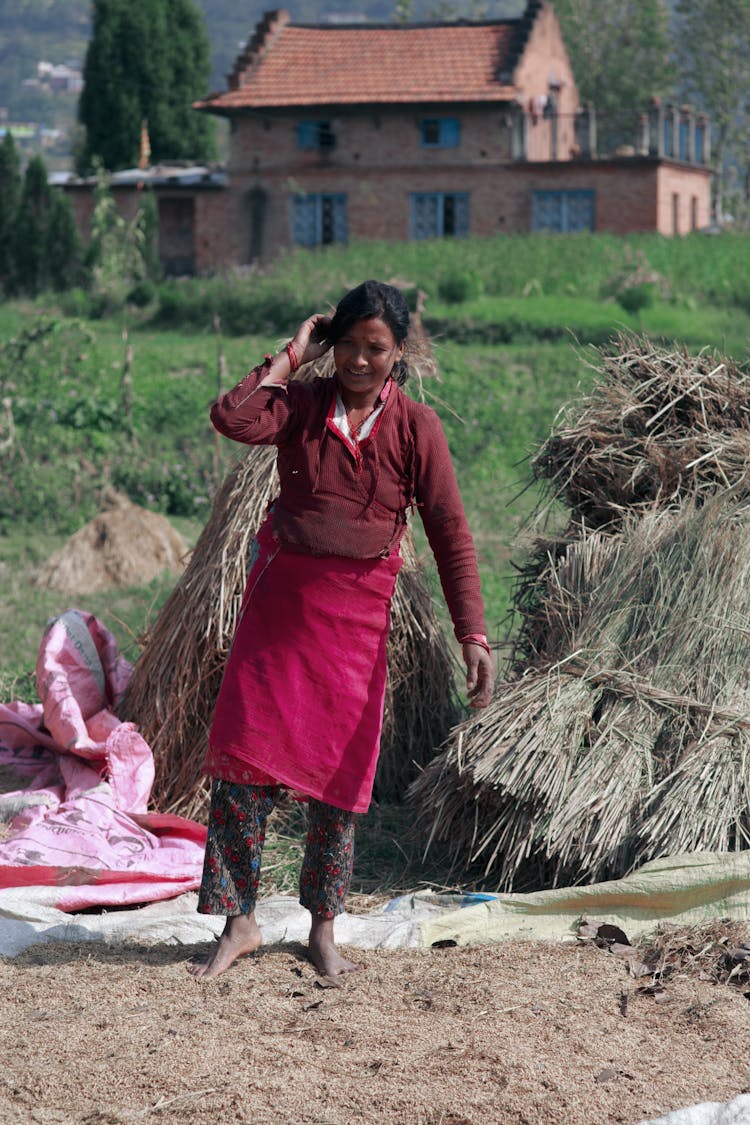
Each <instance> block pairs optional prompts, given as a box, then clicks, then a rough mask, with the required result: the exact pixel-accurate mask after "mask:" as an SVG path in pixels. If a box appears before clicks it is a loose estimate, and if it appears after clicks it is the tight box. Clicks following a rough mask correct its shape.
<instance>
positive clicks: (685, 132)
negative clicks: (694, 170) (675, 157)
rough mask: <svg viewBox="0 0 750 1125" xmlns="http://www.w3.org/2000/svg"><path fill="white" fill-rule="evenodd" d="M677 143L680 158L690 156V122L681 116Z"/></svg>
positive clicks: (686, 158)
mask: <svg viewBox="0 0 750 1125" xmlns="http://www.w3.org/2000/svg"><path fill="white" fill-rule="evenodd" d="M679 145H680V151H679V157H680V160H688V159H689V156H690V152H689V150H690V123H689V122H688V121H686V120H685V119H684V118H682V117H681V118H680V133H679Z"/></svg>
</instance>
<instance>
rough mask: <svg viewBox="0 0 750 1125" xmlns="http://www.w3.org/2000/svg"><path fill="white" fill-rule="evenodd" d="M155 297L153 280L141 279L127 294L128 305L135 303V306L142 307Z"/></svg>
mask: <svg viewBox="0 0 750 1125" xmlns="http://www.w3.org/2000/svg"><path fill="white" fill-rule="evenodd" d="M155 297H156V286H155V285H154V283H153V281H148V280H143V281H139V282H138V284H137V285H134V286H133V288H132V289H131V290H130V292H129V293H128V296H127V302H128V304H129V305H135V306H136V308H139V309H144V308H145V307H146V305H150V304H151V302H152V301H153V300H154V298H155Z"/></svg>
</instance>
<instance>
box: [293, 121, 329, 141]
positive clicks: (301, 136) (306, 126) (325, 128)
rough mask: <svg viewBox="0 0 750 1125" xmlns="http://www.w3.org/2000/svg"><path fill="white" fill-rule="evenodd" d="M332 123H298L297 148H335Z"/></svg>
mask: <svg viewBox="0 0 750 1125" xmlns="http://www.w3.org/2000/svg"><path fill="white" fill-rule="evenodd" d="M333 145H334V134H333V130H332V129H331V122H330V121H298V122H297V148H333Z"/></svg>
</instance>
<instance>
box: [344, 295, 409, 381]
mask: <svg viewBox="0 0 750 1125" xmlns="http://www.w3.org/2000/svg"><path fill="white" fill-rule="evenodd" d="M374 316H376V317H379V318H380V320H382V321H384V322H385V323H386V324H387V325H388V327H389V328H390V330H391V332H392V333H393V338H394V340H395V341H396V343H397V344H403V342H404V341H405V340H406V337H407V336H408V334H409V306H408V305H407V303H406V299H405V297H404V295H403V293H402V292H401V291H400V290H399V289H396V287H395V285H386V284H385V282H384V281H363V282H362V284H361V285H357V286H356V288H354V289H350V290H349V292H348V293H345V294H344V296H343V297H342V298H341V300H340V301H339V303H338V305H337V306H336V312H335V313H334V315H333V319H332V321H331V327H330V329H329V331H328V338H329V340H331V342H332V343H333V344H335V343H336V342H337V341H338V340H340V339H341V337H342V336H343V335H344V333H345V332H347V331H348V330H349V328H351V326H352V325H353V324H355V323H356V322H357V321H359V320H369V319H370V318H371V317H374ZM392 375H393V378H394V379H395V380H396V382H397V383H398V384H399V386H402V385H403V384H404V383H405V382H406V380H407V379H408V378H409V368H408V367H407V365H406V364H405V363H404V361H403V359H400V360H399V361H398V363H397V364H396V366H395V367H394V368H393V372H392Z"/></svg>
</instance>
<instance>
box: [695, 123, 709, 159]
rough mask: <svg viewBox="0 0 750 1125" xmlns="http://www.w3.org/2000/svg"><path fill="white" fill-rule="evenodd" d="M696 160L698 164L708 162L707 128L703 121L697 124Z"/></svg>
mask: <svg viewBox="0 0 750 1125" xmlns="http://www.w3.org/2000/svg"><path fill="white" fill-rule="evenodd" d="M695 161H696V163H697V164H705V163H706V129H705V126H704V125H703V124H702V123H701V124H700V125H698V124H696V126H695Z"/></svg>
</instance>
